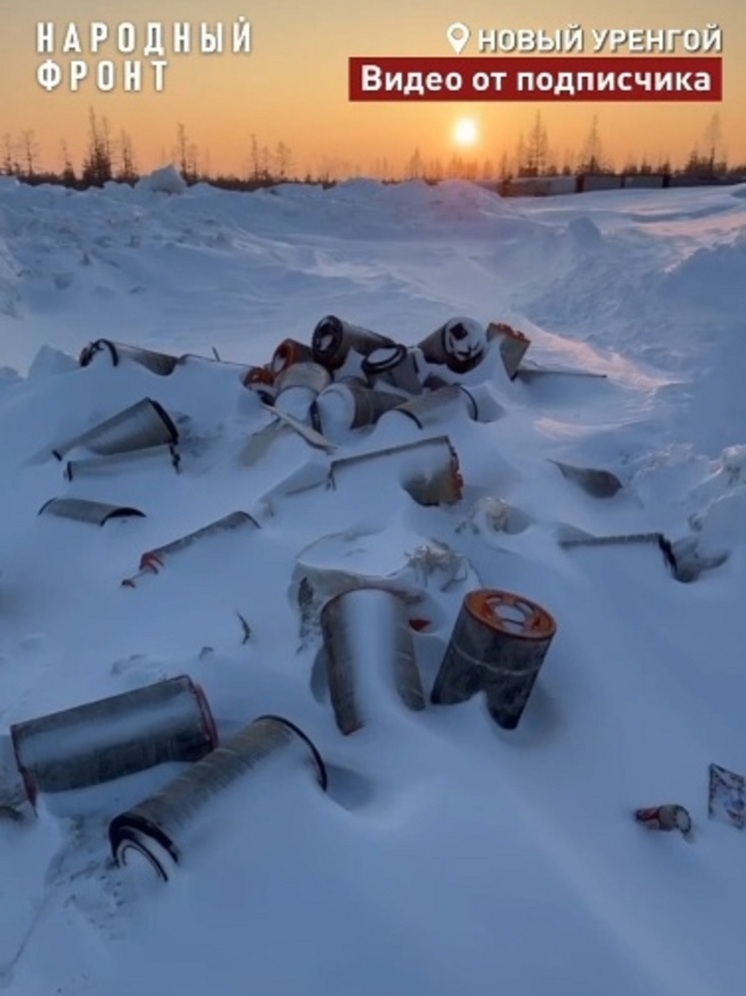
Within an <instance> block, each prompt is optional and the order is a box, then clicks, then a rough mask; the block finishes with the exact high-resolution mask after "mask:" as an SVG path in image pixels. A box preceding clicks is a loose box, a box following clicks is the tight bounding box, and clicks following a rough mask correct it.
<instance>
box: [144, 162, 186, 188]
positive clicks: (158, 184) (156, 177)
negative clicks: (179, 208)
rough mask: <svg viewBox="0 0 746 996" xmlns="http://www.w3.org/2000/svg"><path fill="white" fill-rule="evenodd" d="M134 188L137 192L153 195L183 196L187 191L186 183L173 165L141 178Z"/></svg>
mask: <svg viewBox="0 0 746 996" xmlns="http://www.w3.org/2000/svg"><path fill="white" fill-rule="evenodd" d="M135 187H136V189H137V190H144V191H149V192H150V193H154V194H183V193H184V191H185V190H187V184H186V181H185V180H184V178H183V177H182V175H181V173H179V171H178V170H177V169H176V167H175V166H173V165H169V166H162V167H161V168H160V169H156V170H153V172H152V173H148V175H147V176H143V177H141V179H139V180H138V181H137V183H136V184H135Z"/></svg>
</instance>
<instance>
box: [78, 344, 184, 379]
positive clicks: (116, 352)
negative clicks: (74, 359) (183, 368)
mask: <svg viewBox="0 0 746 996" xmlns="http://www.w3.org/2000/svg"><path fill="white" fill-rule="evenodd" d="M97 357H102V358H107V359H108V360H109V361H110V363H111V365H112V366H114V367H117V366H119V364H120V363H121V362H122V360H125V361H129V362H131V363H139V364H140V366H143V367H146V368H147V369H148V370H150V371H151V372H152V373H154V374H159V376H161V377H167V376H168V375H169V374H170V373H173V371H174V367H175V366H176V364H177V363H178V362H179V361H178V358H177V357H176V356H171V355H170V354H168V353H160V352H157V351H155V350H152V349H143V348H141V347H140V346H130V345H127V344H126V343H123V342H115V341H114V340H112V339H95V340H94V341H93V342H89V343H88V345H87V346H84V347H83V349H82V350H81V351H80V356H79V357H78V362H79V363H80V365H81V367H87V366H88V365H89V364H90V363H92V362H93V361H94V360H95V359H96V358H97Z"/></svg>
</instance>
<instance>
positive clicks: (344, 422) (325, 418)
mask: <svg viewBox="0 0 746 996" xmlns="http://www.w3.org/2000/svg"><path fill="white" fill-rule="evenodd" d="M401 400H402V399H401V396H400V395H398V394H390V393H386V392H384V391H374V390H372V389H371V388H369V387H359V386H358V385H356V384H351V383H346V384H343V383H339V384H332V385H330V386H329V387H327V388H326V389H325V390H324V391H322V392H321V394H320V395H319V396H318V398H316V410H317V415H318V421H319V426H320V429H321V432H323V433H324V435H325V436H328V437H329V438H330V439H333V438H335V436H338V435H339V434H340V432H342V433H343V432H344V431H345V430H347V429H359V428H361V427H362V426H365V425H373V424H374V423H376V422H377V421H378V419H379V418H380V417H381V415H383V413H384V412H386V411H389V409H391V408H395V407H396V406H397V405H399V404H401Z"/></svg>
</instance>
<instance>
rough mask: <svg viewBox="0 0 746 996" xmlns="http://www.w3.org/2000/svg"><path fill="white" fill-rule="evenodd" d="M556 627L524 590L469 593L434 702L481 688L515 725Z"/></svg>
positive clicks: (502, 718) (495, 713)
mask: <svg viewBox="0 0 746 996" xmlns="http://www.w3.org/2000/svg"><path fill="white" fill-rule="evenodd" d="M555 631H556V624H555V622H554V619H553V618H552V616H551V615H550V614H549V613H548V612H547V611H546V610H545V609H543V608H541V606H539V605H537V604H536V603H535V602H531V601H529V600H528V599H527V598H523V597H522V596H521V595H514V594H512V593H511V592H506V591H497V590H494V589H482V588H480V589H477V590H476V591H471V592H469V593H468V594H467V595H466V596H465V598H464V601H463V604H462V606H461V611H460V612H459V615H458V618H457V620H456V624H455V626H454V628H453V632H452V634H451V639H450V642H449V644H448V647H447V649H446V652H445V655H444V657H443V661H442V663H441V665H440V670H439V672H438V676H437V678H436V679H435V684H434V686H433V690H432V693H431V701H432V702H435V703H440V704H443V705H452V704H455V703H457V702H464V701H466V700H467V699H470V698H471V697H472V696H473V695H475V694H476V693H477V692H480V691H481V692H484V693H485V695H486V697H487V707H488V709H489V712H490V715H491V716H492V718H493V719H494V720H495V722H496V723H497V724H498V725H499V726H501V727H502V728H503V729H506V730H513V729H515V728H516V727H517V726H518V723H519V721H520V718H521V716H522V714H523V710H524V709H525V707H526V703H527V702H528V699H529V696H530V694H531V690H532V688H533V686H534V683H535V681H536V678H537V676H538V674H539V669H540V668H541V665H542V663H543V661H544V657H545V656H546V653H547V651H548V650H549V645H550V644H551V642H552V639H553V638H554V634H555Z"/></svg>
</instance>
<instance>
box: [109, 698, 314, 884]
mask: <svg viewBox="0 0 746 996" xmlns="http://www.w3.org/2000/svg"><path fill="white" fill-rule="evenodd" d="M269 762H272V763H271V764H270V763H269ZM309 773H311V774H312V775H313V776H314V777H315V779H316V781H317V782H318V783H319V785H320V786H321V788H322V789H323V790H324V791H325V790H326V786H327V774H326V768H325V766H324V762H323V760H322V758H321V755H320V754H319V752H318V750H317V749H316V747H315V746H314V744H313V743H312V742H311V740H310V739H309V738H308V737H307V736H306V734H305V733H304V732H303V731H302V730H301V729H299V727H297V726H296V725H295V724H294V723H291V722H290V721H289V720H287V719H283V718H281V717H280V716H260V717H259V718H258V719H255V720H254V721H253V723H250V724H249V725H248V726H246V727H244V729H243V730H242V731H241V732H240V733H238V734H237V735H236V736H235V737H232V738H231V739H230V740H228V741H226V742H225V743H224V744H222V745H221V746H220V747H218V748H217V749H216V750H214V751H212V752H211V753H209V754H207V755H206V756H205V757H203V758H202V759H201V760H199V761H197V763H196V764H193V765H192V766H191V767H189V768H188V769H187V770H186V771H184V772H183V773H182V774H181V775H179V776H178V777H177V778H176V779H174V781H172V782H171V783H170V784H169V785H167V786H166V787H165V788H164V789H163V790H162V791H160V792H158V793H157V794H155V795H152V796H150V798H148V799H145V800H144V801H143V802H141V803H139V805H137V806H134V807H133V808H132V809H129V810H128V811H127V812H125V813H121V814H120V815H119V816H116V817H115V818H114V819H113V820H112V821H111V823H110V824H109V842H110V845H111V852H112V856H113V858H114V860H115V861H116V863H117V865H120V866H122V865H128V864H129V863H130V861H131V860H132V859H134V860H135V861H137V860H138V859H140V860H141V862H144V863H145V864H146V866H147V867H148V868H150V869H152V871H154V872H155V873H156V875H157V876H158V877H159V878H161V879H162V880H163V881H168V879H169V877H170V876H171V875H172V874H173V866H174V865H178V864H179V863H180V862H181V860H182V856H183V853H184V851H185V850H186V851H188V850H189V848H190V845H193V846H194V847H195V848H196V847H197V846H198V843H197V842H198V841H199V840H200V839H202V840H204V839H205V838H206V837H209V836H210V835H211V832H212V831H213V830H216V831H217V830H219V825H218V826H214V827H213V825H212V824H213V823H215V822H217V823H218V824H219V816H218V815H217V814H216V813H215V815H213V813H214V807H215V802H216V797H217V796H220V795H222V794H223V793H225V792H227V791H230V790H231V789H232V788H233V786H234V785H235V783H236V782H239V781H243V780H246V788H247V791H251V786H252V783H253V784H254V787H255V789H256V788H258V786H259V785H260V784H261V782H260V781H259V780H258V779H259V776H261V775H262V774H265V775H268V776H271V780H270V782H269V785H270V790H269V791H267V792H265V793H264V794H263V796H262V797H261V798H262V799H263V800H264V801H265V802H267V803H269V804H271V799H272V788H273V781H274V779H276V778H282V779H283V780H287V779H289V778H296V779H298V778H303V779H306V778H308V775H309ZM211 817H212V819H211Z"/></svg>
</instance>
